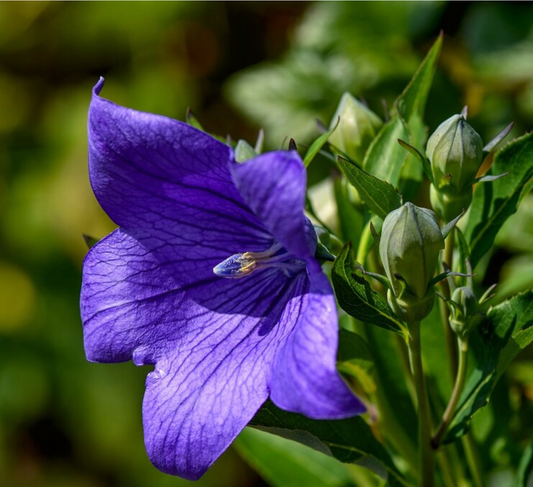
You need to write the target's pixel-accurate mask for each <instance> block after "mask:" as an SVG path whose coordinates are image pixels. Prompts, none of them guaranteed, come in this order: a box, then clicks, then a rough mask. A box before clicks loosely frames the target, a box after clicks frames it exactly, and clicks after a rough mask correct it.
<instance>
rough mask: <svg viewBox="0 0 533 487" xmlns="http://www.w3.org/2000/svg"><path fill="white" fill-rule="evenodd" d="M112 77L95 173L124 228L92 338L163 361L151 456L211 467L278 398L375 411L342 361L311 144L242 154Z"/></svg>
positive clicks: (170, 468)
mask: <svg viewBox="0 0 533 487" xmlns="http://www.w3.org/2000/svg"><path fill="white" fill-rule="evenodd" d="M102 86H103V80H100V82H99V83H98V84H97V85H96V87H95V89H94V94H93V98H92V102H91V107H90V110H89V173H90V179H91V184H92V187H93V190H94V193H95V195H96V197H97V198H98V201H99V202H100V204H101V205H102V207H103V209H104V210H105V211H106V213H107V214H108V215H109V216H110V217H111V218H112V219H113V220H114V221H115V223H117V224H118V225H119V226H120V228H118V229H117V230H115V231H114V232H113V233H111V234H110V235H108V236H107V237H106V238H104V239H103V240H101V241H100V242H99V243H98V244H97V245H95V246H94V247H93V248H92V249H91V251H90V252H89V254H88V255H87V258H86V259H85V263H84V268H83V284H82V292H81V314H82V319H83V324H84V340H85V351H86V354H87V358H88V359H89V360H91V361H95V362H121V361H126V360H130V359H131V360H133V362H134V363H135V364H136V365H146V364H151V365H154V366H155V368H154V371H153V372H151V373H150V374H149V375H148V378H147V381H146V394H145V397H144V404H143V422H144V434H145V442H146V449H147V451H148V454H149V456H150V459H151V460H152V462H153V463H154V464H155V465H156V466H157V467H158V468H159V469H161V470H163V471H164V472H167V473H171V474H177V475H180V476H182V477H185V478H187V479H198V478H199V477H200V476H201V475H202V474H203V473H204V472H205V471H206V470H207V469H208V468H209V466H210V465H211V464H212V463H213V462H214V461H215V460H216V459H217V458H218V456H219V455H220V454H221V453H222V452H223V451H224V450H225V449H226V448H227V447H228V445H229V444H230V443H231V442H232V440H233V439H234V438H235V437H236V436H237V435H238V434H239V432H240V431H241V430H242V429H243V428H244V427H245V426H246V424H247V423H248V422H249V421H250V420H251V419H252V417H253V416H254V414H255V413H256V411H257V410H258V409H259V408H260V407H261V405H262V404H263V403H264V402H265V401H266V399H267V398H268V397H270V398H271V399H272V401H273V402H274V403H275V404H276V405H277V406H279V407H280V408H283V409H285V410H288V411H293V412H297V413H302V414H305V415H306V416H308V417H310V418H316V419H326V418H327V419H335V418H344V417H347V416H352V415H355V414H359V413H361V412H363V411H364V406H363V405H362V404H361V402H360V401H359V400H358V399H357V398H356V397H355V396H353V394H352V393H351V392H350V390H349V389H348V387H347V385H346V384H345V383H344V382H343V380H342V379H341V377H340V376H339V375H338V373H337V371H336V369H335V354H336V349H337V314H336V308H335V300H334V297H333V294H332V291H331V287H330V285H329V282H328V280H327V278H326V276H325V275H324V274H323V273H322V271H321V268H320V265H319V264H318V262H317V261H316V260H315V259H314V256H313V255H314V248H315V245H316V238H315V236H314V232H313V230H312V227H311V226H310V224H309V221H308V220H307V219H306V218H305V216H304V214H303V209H304V197H305V184H306V174H305V169H304V167H303V164H302V161H301V159H300V158H299V156H298V155H297V153H296V152H289V151H277V152H271V153H267V154H264V155H261V156H258V157H256V158H255V159H252V160H250V161H248V162H246V163H244V164H237V163H236V162H235V161H234V159H233V153H232V150H231V149H230V148H229V147H227V146H226V145H224V144H222V143H221V142H219V141H217V140H216V139H214V138H212V137H210V136H209V135H207V134H205V133H203V132H201V131H199V130H196V129H194V128H192V127H190V126H188V125H186V124H183V123H181V122H178V121H175V120H171V119H168V118H165V117H161V116H157V115H151V114H147V113H141V112H137V111H133V110H129V109H126V108H123V107H120V106H117V105H115V104H114V103H112V102H110V101H108V100H105V99H103V98H100V97H99V96H98V93H99V92H100V90H101V88H102Z"/></svg>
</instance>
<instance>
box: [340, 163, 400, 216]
mask: <svg viewBox="0 0 533 487" xmlns="http://www.w3.org/2000/svg"><path fill="white" fill-rule="evenodd" d="M339 166H340V167H341V169H342V171H343V172H344V174H345V175H346V178H347V179H348V181H350V183H352V185H353V186H354V187H355V189H356V190H357V192H358V193H359V196H360V197H361V200H362V201H363V203H365V205H366V206H368V208H369V210H370V211H372V212H373V213H375V214H376V215H378V216H379V217H381V218H383V219H384V218H385V217H386V216H387V215H388V214H389V213H390V212H391V211H393V210H395V209H396V208H399V207H400V206H401V205H402V199H401V197H400V193H398V190H396V188H394V187H393V186H391V185H390V184H389V183H387V182H385V181H382V180H380V179H378V178H376V177H374V176H372V175H371V174H368V173H367V172H365V171H363V170H362V169H359V168H358V167H357V166H356V165H355V164H352V163H351V162H349V161H347V160H346V159H343V158H342V157H339Z"/></svg>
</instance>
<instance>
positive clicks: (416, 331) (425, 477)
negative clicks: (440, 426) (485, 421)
mask: <svg viewBox="0 0 533 487" xmlns="http://www.w3.org/2000/svg"><path fill="white" fill-rule="evenodd" d="M409 353H410V357H411V367H412V369H413V380H414V384H415V387H416V396H417V401H418V448H419V453H418V455H419V468H420V472H421V475H422V483H421V485H422V486H423V487H433V485H434V467H435V466H434V451H433V449H432V448H431V418H430V412H429V400H428V394H427V389H426V381H425V377H424V367H423V365H422V348H421V342H420V322H419V321H416V322H413V323H409Z"/></svg>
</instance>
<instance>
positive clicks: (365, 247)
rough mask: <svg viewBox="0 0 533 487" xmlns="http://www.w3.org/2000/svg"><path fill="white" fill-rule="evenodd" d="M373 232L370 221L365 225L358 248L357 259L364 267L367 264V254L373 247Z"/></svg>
mask: <svg viewBox="0 0 533 487" xmlns="http://www.w3.org/2000/svg"><path fill="white" fill-rule="evenodd" d="M372 238H373V237H372V232H371V231H370V222H368V223H367V224H366V225H365V228H364V229H363V232H362V233H361V238H360V239H359V248H358V250H357V256H356V260H357V262H359V263H360V264H361V265H362V266H363V267H364V266H365V261H366V256H367V254H368V251H369V249H370V247H372V244H373V241H372Z"/></svg>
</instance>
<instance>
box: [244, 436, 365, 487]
mask: <svg viewBox="0 0 533 487" xmlns="http://www.w3.org/2000/svg"><path fill="white" fill-rule="evenodd" d="M234 446H235V447H236V448H237V450H238V452H239V453H240V454H241V456H243V457H244V458H245V459H246V461H247V462H248V463H250V465H252V466H253V467H254V469H255V470H257V472H258V473H259V474H260V475H261V476H262V477H263V478H264V479H265V480H267V481H268V483H269V484H270V485H273V486H275V487H301V486H302V485H314V486H316V487H355V484H354V481H353V477H352V473H351V472H350V469H349V468H348V466H346V465H345V464H343V463H340V462H339V461H337V460H335V459H334V458H332V457H329V456H326V455H323V454H322V453H319V452H317V451H316V450H313V449H311V448H308V447H307V446H305V445H302V444H300V443H295V442H294V441H290V440H286V439H285V438H282V437H280V436H276V435H271V434H268V433H265V432H263V431H260V430H258V429H255V428H246V429H245V430H244V431H243V432H242V433H241V434H240V435H239V437H238V438H237V440H236V441H235V443H234Z"/></svg>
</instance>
